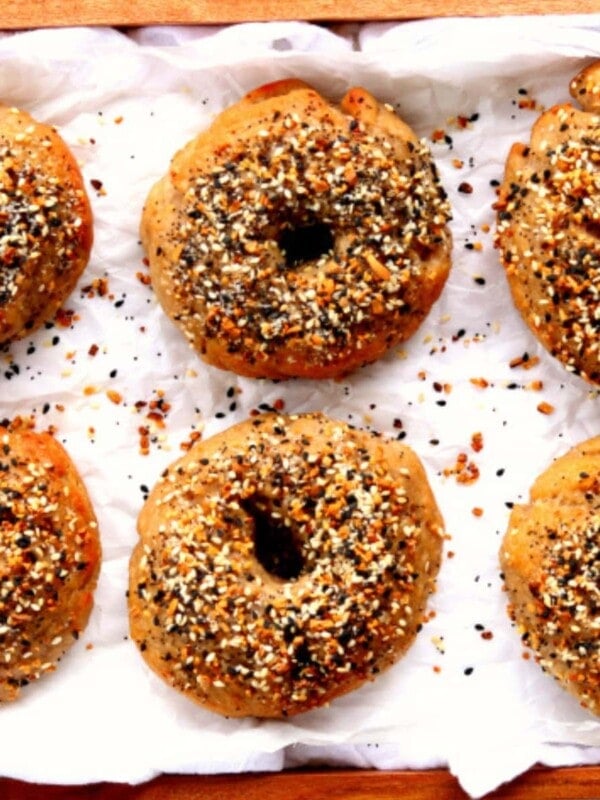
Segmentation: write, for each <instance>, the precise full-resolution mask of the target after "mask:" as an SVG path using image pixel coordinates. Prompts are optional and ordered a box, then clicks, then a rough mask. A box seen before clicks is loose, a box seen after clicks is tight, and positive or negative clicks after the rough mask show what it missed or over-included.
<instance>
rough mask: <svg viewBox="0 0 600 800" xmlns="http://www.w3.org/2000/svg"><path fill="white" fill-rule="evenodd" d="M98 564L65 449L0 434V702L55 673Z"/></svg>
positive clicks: (80, 624) (87, 602)
mask: <svg viewBox="0 0 600 800" xmlns="http://www.w3.org/2000/svg"><path fill="white" fill-rule="evenodd" d="M99 564H100V542H99V536H98V526H97V522H96V518H95V516H94V512H93V509H92V506H91V504H90V501H89V498H88V495H87V492H86V490H85V487H84V485H83V482H82V480H81V478H80V476H79V474H78V473H77V470H76V468H75V466H74V464H73V462H72V461H71V459H70V457H69V456H68V454H67V453H66V451H65V450H64V448H63V447H62V446H61V445H60V444H59V443H58V442H57V441H56V439H54V437H52V436H51V435H49V434H47V433H36V432H34V431H29V430H20V429H17V430H8V429H7V428H2V427H0V648H1V651H2V658H1V659H0V701H7V700H14V699H15V698H16V697H17V696H18V695H19V692H20V690H21V688H22V687H23V686H26V685H27V684H28V683H30V682H31V681H34V680H36V679H37V678H39V677H41V676H42V675H44V674H46V673H48V672H51V671H53V670H54V669H55V667H56V664H57V662H58V660H59V659H60V658H61V656H62V655H63V654H64V653H65V651H66V650H67V649H68V648H69V647H70V646H71V645H72V644H73V643H74V642H75V640H76V639H77V638H78V637H79V634H80V633H81V632H82V630H83V629H84V628H85V626H86V624H87V621H88V617H89V615H90V612H91V610H92V604H93V592H94V589H95V586H96V580H97V575H98V570H99Z"/></svg>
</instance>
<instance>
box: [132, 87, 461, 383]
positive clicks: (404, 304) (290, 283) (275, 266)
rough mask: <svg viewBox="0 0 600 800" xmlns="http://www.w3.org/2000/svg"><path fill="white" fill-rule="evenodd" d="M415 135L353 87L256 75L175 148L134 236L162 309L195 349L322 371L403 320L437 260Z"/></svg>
mask: <svg viewBox="0 0 600 800" xmlns="http://www.w3.org/2000/svg"><path fill="white" fill-rule="evenodd" d="M448 219H449V206H448V202H447V200H446V195H445V193H444V190H443V189H442V187H441V186H440V183H439V179H438V175H437V172H436V169H435V165H434V164H433V162H432V159H431V156H430V153H429V150H428V148H427V146H426V145H425V143H424V142H420V141H419V140H418V139H417V137H416V136H415V134H414V133H413V132H412V131H411V130H410V129H409V128H408V126H407V125H406V124H405V123H404V122H402V121H401V120H400V118H399V117H398V116H396V114H394V113H393V111H392V110H391V109H390V107H389V106H384V105H382V104H380V103H378V102H377V100H375V98H374V97H373V96H372V95H371V94H369V93H368V92H367V91H365V90H364V89H361V88H354V89H350V91H348V93H347V94H346V95H345V97H344V98H343V100H342V101H341V103H340V105H339V107H338V106H335V105H333V104H332V103H330V102H328V101H327V100H326V99H325V98H323V97H322V96H321V95H320V94H319V93H318V92H317V91H316V90H315V89H313V88H311V87H310V86H308V85H307V84H305V83H303V82H302V81H298V80H283V81H279V82H276V83H273V84H268V85H266V86H262V87H260V88H258V89H256V90H255V91H253V92H250V94H248V95H246V96H245V97H244V98H243V99H242V100H241V101H239V102H238V103H236V104H234V105H233V106H232V107H230V108H228V109H227V110H226V111H224V112H223V113H222V114H220V115H219V116H218V117H217V118H216V119H215V120H214V122H213V124H212V125H211V126H210V128H208V130H205V131H203V132H201V133H200V134H199V135H198V136H197V137H196V138H195V139H194V140H193V141H191V142H190V143H189V144H187V145H186V146H185V147H184V148H183V149H182V150H181V151H180V152H178V153H177V155H176V156H175V157H174V159H173V161H172V163H171V166H170V169H169V172H168V174H167V175H165V176H164V177H163V178H162V179H161V180H159V181H158V183H157V184H156V185H155V186H154V187H153V188H152V190H151V192H150V194H149V196H148V199H147V202H146V204H145V207H144V211H143V215H142V222H141V238H142V242H143V245H144V248H145V250H146V253H147V257H148V260H149V262H150V271H151V276H152V283H153V286H154V290H155V292H156V295H157V297H158V300H159V301H160V303H161V305H162V306H163V308H164V309H165V311H166V313H167V314H168V315H169V317H171V318H172V319H173V320H174V321H175V323H176V324H177V325H178V326H179V327H180V328H181V330H182V331H183V332H184V334H185V336H186V337H187V339H188V341H189V342H190V344H191V345H192V346H193V347H194V348H195V349H196V350H197V351H198V352H199V353H200V354H201V355H202V356H203V357H204V359H205V360H206V361H207V362H208V363H209V364H212V365H214V366H217V367H221V368H223V369H227V370H231V371H233V372H236V373H238V374H240V375H247V376H251V377H266V378H288V377H306V378H328V377H335V376H339V375H343V374H345V373H348V372H350V371H352V370H353V369H355V368H357V367H358V366H360V365H362V364H365V363H368V362H371V361H374V360H375V359H377V358H379V357H380V356H381V355H383V354H384V353H385V352H386V351H387V350H389V348H391V347H393V346H394V345H395V344H397V343H398V342H400V341H402V340H404V339H406V338H408V337H409V336H410V335H412V334H413V333H414V331H415V330H416V329H417V327H418V326H419V325H420V323H421V322H422V320H423V318H424V317H425V316H426V314H427V313H428V312H429V310H430V308H431V305H432V304H433V302H434V301H435V300H436V299H437V297H438V295H439V294H440V292H441V290H442V287H443V285H444V282H445V280H446V278H447V275H448V271H449V267H450V250H451V239H450V233H449V230H448V228H447V225H446V223H447V221H448Z"/></svg>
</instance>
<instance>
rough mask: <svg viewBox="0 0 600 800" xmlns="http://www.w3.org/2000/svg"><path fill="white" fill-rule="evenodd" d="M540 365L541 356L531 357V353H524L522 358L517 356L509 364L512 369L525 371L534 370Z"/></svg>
mask: <svg viewBox="0 0 600 800" xmlns="http://www.w3.org/2000/svg"><path fill="white" fill-rule="evenodd" d="M539 363H540V359H539V356H530V355H529V353H523V355H522V356H517V357H516V358H513V359H511V360H510V361H509V362H508V365H509V367H510V368H511V369H515V368H516V367H522V368H523V369H532V368H533V367H535V366H537V365H538V364H539Z"/></svg>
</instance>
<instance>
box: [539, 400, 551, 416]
mask: <svg viewBox="0 0 600 800" xmlns="http://www.w3.org/2000/svg"><path fill="white" fill-rule="evenodd" d="M537 410H538V411H539V412H540V414H546V415H549V414H553V413H554V406H553V405H551V404H550V403H546V402H545V401H542V402H541V403H538V406H537Z"/></svg>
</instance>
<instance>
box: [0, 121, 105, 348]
mask: <svg viewBox="0 0 600 800" xmlns="http://www.w3.org/2000/svg"><path fill="white" fill-rule="evenodd" d="M92 238H93V232H92V212H91V208H90V204H89V200H88V197H87V195H86V192H85V188H84V184H83V179H82V176H81V173H80V171H79V167H78V166H77V162H76V161H75V159H74V157H73V155H72V153H71V152H70V150H69V148H68V146H67V145H66V143H65V142H64V141H63V139H62V138H61V137H60V136H59V134H58V133H57V132H56V131H55V130H54V128H52V127H50V126H48V125H44V124H43V123H41V122H37V121H36V120H34V119H33V118H32V117H31V116H30V115H29V114H27V113H26V112H25V111H19V110H17V109H15V108H7V107H5V106H0V344H3V343H6V342H9V341H12V340H15V339H20V338H22V337H23V336H25V335H27V334H28V333H30V332H32V331H34V330H35V329H36V328H38V327H39V326H40V325H42V323H44V322H48V321H50V320H51V319H52V317H53V315H54V314H55V313H56V311H58V309H59V308H60V307H61V305H62V304H63V302H64V301H65V300H66V298H67V297H68V296H69V295H70V294H71V292H72V291H73V289H74V288H75V285H76V283H77V280H78V279H79V276H80V275H81V273H82V272H83V270H84V268H85V266H86V264H87V262H88V259H89V256H90V250H91V247H92Z"/></svg>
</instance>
